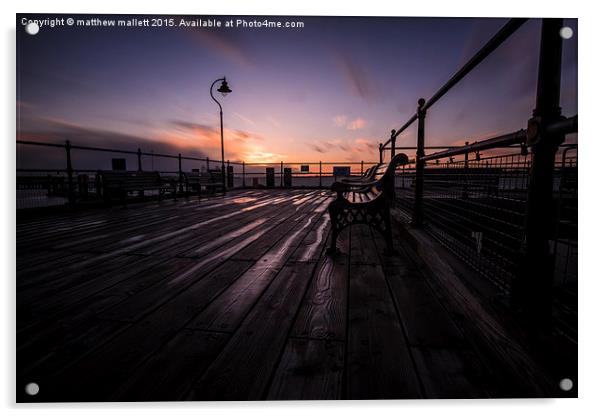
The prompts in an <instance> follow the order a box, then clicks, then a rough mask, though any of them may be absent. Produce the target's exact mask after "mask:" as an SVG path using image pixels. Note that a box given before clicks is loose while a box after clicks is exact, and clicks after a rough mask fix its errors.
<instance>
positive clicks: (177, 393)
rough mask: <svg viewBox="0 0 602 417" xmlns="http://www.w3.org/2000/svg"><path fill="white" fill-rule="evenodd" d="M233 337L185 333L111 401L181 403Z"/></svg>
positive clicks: (209, 333)
mask: <svg viewBox="0 0 602 417" xmlns="http://www.w3.org/2000/svg"><path fill="white" fill-rule="evenodd" d="M229 337H230V336H229V335H228V334H226V333H214V332H213V333H212V332H204V331H198V330H182V331H180V332H179V333H178V334H177V335H176V336H175V337H174V338H173V339H171V340H170V341H169V342H168V343H167V344H166V345H165V346H163V347H162V348H161V349H160V350H159V351H158V352H157V353H155V354H154V355H152V356H151V357H150V358H149V359H148V360H147V361H146V362H144V363H143V364H142V365H141V366H140V367H139V368H138V369H137V370H136V371H135V372H134V373H133V374H132V376H131V377H130V378H129V379H128V381H127V382H126V383H124V384H123V385H122V386H121V387H119V388H118V389H117V391H116V392H115V393H113V394H112V395H111V397H110V398H109V400H110V401H177V400H179V399H180V398H181V397H182V395H183V393H184V392H186V389H187V388H188V387H189V386H190V385H191V384H192V383H193V382H194V377H195V376H197V375H200V374H202V373H203V371H204V370H205V369H206V368H207V367H208V366H209V364H210V363H211V361H212V360H213V359H214V358H215V356H217V354H218V352H219V349H221V348H222V346H223V345H224V344H225V342H226V340H227V339H228V338H229Z"/></svg>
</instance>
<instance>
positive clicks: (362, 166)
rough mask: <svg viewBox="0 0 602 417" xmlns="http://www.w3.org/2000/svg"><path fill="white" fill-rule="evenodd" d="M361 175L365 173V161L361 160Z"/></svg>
mask: <svg viewBox="0 0 602 417" xmlns="http://www.w3.org/2000/svg"><path fill="white" fill-rule="evenodd" d="M360 175H364V161H363V160H362V162H360Z"/></svg>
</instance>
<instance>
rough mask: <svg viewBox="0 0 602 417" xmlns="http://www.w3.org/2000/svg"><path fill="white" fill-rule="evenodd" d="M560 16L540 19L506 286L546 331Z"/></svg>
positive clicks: (551, 271) (549, 299) (557, 140)
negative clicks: (522, 190) (518, 254)
mask: <svg viewBox="0 0 602 417" xmlns="http://www.w3.org/2000/svg"><path fill="white" fill-rule="evenodd" d="M562 24H563V23H562V19H550V18H547V19H543V23H542V27H541V43H540V48H539V69H538V78H537V96H536V103H535V109H534V110H533V117H532V118H531V119H530V120H529V124H528V128H527V145H529V146H530V147H531V151H532V154H533V156H532V160H533V164H532V167H531V170H530V175H529V190H528V194H527V210H526V216H525V231H524V240H523V245H522V258H521V262H520V264H519V270H518V273H517V277H516V279H515V281H514V283H513V286H512V299H513V305H514V306H515V308H517V309H518V310H519V311H520V312H522V313H524V314H526V318H527V321H528V323H530V324H531V325H533V326H536V328H537V329H543V330H547V329H549V324H550V318H551V306H552V284H553V277H554V255H553V253H552V252H551V250H550V246H549V245H550V243H549V242H550V240H551V239H553V238H554V236H553V234H554V222H555V220H556V219H555V216H556V215H557V213H556V212H555V210H554V209H553V207H554V168H555V161H556V151H557V150H558V146H559V145H560V144H561V143H562V142H563V141H564V135H563V134H560V135H559V134H550V133H546V127H547V126H548V125H549V124H550V123H553V122H556V121H558V120H560V119H561V118H562V116H561V109H560V106H559V104H560V77H561V64H562V41H563V40H562V38H561V37H560V36H559V35H558V33H559V32H560V29H561V28H562Z"/></svg>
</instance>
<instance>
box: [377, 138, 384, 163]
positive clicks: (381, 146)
mask: <svg viewBox="0 0 602 417" xmlns="http://www.w3.org/2000/svg"><path fill="white" fill-rule="evenodd" d="M378 162H379V163H381V164H382V163H383V144H382V143H379V144H378Z"/></svg>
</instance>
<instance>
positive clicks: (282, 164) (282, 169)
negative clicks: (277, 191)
mask: <svg viewBox="0 0 602 417" xmlns="http://www.w3.org/2000/svg"><path fill="white" fill-rule="evenodd" d="M283 178H284V162H282V161H280V188H283V187H284V182H283Z"/></svg>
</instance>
